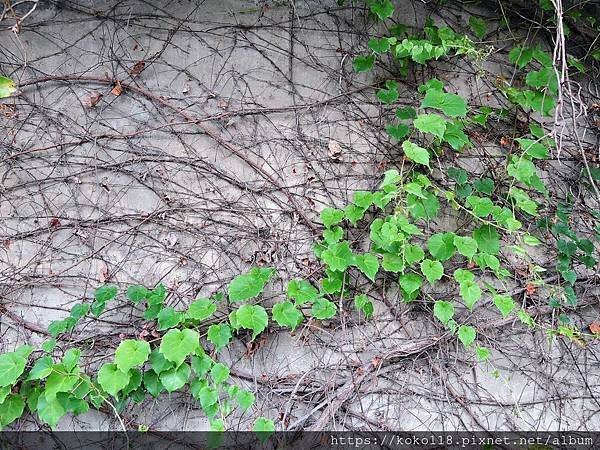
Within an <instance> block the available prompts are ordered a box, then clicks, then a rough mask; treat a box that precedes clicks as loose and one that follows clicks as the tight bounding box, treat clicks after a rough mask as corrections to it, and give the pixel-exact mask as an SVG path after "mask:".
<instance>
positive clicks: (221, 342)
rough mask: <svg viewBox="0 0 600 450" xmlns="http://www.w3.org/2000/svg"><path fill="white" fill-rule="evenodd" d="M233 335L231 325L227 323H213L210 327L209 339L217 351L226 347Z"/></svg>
mask: <svg viewBox="0 0 600 450" xmlns="http://www.w3.org/2000/svg"><path fill="white" fill-rule="evenodd" d="M232 337H233V336H232V334H231V327H230V326H229V325H227V324H226V323H220V324H213V325H211V326H210V327H208V334H207V339H208V341H209V342H211V343H212V344H213V345H214V346H215V350H216V351H217V352H218V351H220V350H221V349H222V348H223V347H226V346H227V344H229V342H231V338H232Z"/></svg>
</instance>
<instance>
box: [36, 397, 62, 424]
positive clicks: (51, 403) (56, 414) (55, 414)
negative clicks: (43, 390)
mask: <svg viewBox="0 0 600 450" xmlns="http://www.w3.org/2000/svg"><path fill="white" fill-rule="evenodd" d="M66 413H67V411H66V410H65V408H64V407H63V405H62V403H61V402H60V401H59V400H58V399H57V398H54V399H52V400H48V399H47V398H46V397H45V396H43V395H40V397H39V399H38V404H37V414H38V417H39V418H40V419H41V420H42V421H43V422H45V423H47V424H48V425H50V428H52V429H54V428H56V425H57V424H58V421H59V420H60V419H61V417H62V416H64V415H65V414H66Z"/></svg>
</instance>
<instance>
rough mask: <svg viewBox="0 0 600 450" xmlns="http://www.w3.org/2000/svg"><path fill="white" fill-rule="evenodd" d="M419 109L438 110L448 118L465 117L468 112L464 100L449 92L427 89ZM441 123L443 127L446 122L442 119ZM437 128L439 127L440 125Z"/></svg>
mask: <svg viewBox="0 0 600 450" xmlns="http://www.w3.org/2000/svg"><path fill="white" fill-rule="evenodd" d="M421 108H433V109H439V110H440V111H442V112H443V113H444V114H446V115H447V116H450V117H466V115H467V111H468V107H467V102H466V101H465V99H464V98H462V97H461V96H459V95H456V94H452V93H449V92H442V91H441V90H439V89H429V90H428V91H427V93H426V94H425V98H424V99H423V102H422V103H421ZM438 117H439V116H438ZM440 119H442V118H440ZM442 121H443V123H444V125H445V123H446V122H445V121H444V120H443V119H442ZM415 126H416V125H415ZM439 126H440V127H441V125H439ZM444 128H445V126H444ZM434 134H435V133H434ZM442 135H443V132H442Z"/></svg>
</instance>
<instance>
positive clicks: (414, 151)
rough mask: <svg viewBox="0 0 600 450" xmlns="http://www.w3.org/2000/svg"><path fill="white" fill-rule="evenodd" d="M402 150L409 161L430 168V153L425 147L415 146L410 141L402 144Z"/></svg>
mask: <svg viewBox="0 0 600 450" xmlns="http://www.w3.org/2000/svg"><path fill="white" fill-rule="evenodd" d="M402 149H403V150H404V154H405V155H406V157H407V158H408V159H409V160H411V161H413V162H415V163H417V164H422V165H424V166H427V167H429V152H428V151H427V150H425V149H424V148H423V147H419V146H418V145H417V144H413V143H412V142H410V141H404V142H403V143H402Z"/></svg>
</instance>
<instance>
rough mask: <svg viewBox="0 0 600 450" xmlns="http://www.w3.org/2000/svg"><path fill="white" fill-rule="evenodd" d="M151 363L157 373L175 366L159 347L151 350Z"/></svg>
mask: <svg viewBox="0 0 600 450" xmlns="http://www.w3.org/2000/svg"><path fill="white" fill-rule="evenodd" d="M149 359H150V365H151V366H152V370H154V372H156V373H157V374H159V373H161V372H162V371H164V370H168V369H170V368H171V367H173V366H174V364H173V363H172V362H171V361H169V360H168V359H166V358H165V357H164V356H163V354H162V353H161V352H160V349H159V348H155V349H153V350H152V351H151V352H150V358H149Z"/></svg>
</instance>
